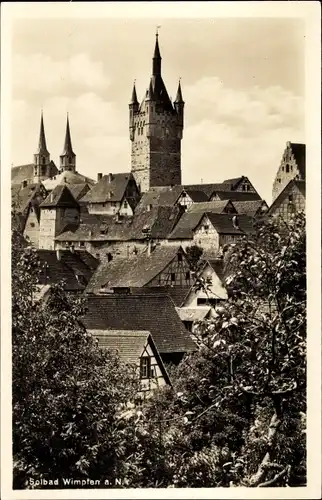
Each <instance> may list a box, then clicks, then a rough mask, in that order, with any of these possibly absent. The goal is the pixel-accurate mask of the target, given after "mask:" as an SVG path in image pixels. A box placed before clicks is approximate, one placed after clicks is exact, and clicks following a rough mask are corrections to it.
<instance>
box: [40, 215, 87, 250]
mask: <svg viewBox="0 0 322 500" xmlns="http://www.w3.org/2000/svg"><path fill="white" fill-rule="evenodd" d="M78 223H79V210H78V209H77V208H60V207H53V208H42V209H41V212H40V230H39V248H43V249H47V250H54V248H55V241H54V240H55V237H56V236H57V235H58V234H59V233H60V232H61V231H62V230H63V228H64V227H65V226H66V225H67V224H78Z"/></svg>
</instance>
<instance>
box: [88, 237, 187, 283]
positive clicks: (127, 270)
mask: <svg viewBox="0 0 322 500" xmlns="http://www.w3.org/2000/svg"><path fill="white" fill-rule="evenodd" d="M179 249H180V247H175V246H158V247H156V249H155V250H154V251H153V252H152V253H151V255H147V252H143V253H141V254H139V255H137V256H136V257H133V258H132V259H115V260H112V261H111V262H106V263H102V264H101V265H100V266H99V267H98V268H97V270H96V272H95V273H94V275H93V277H92V279H91V281H90V283H89V284H88V287H87V291H90V292H91V291H98V290H99V289H100V288H101V286H102V285H105V286H106V288H122V287H143V286H146V285H147V284H148V283H149V282H150V281H151V280H152V279H153V278H155V277H156V276H157V275H158V274H160V273H161V271H163V269H164V268H165V267H166V266H167V265H168V264H169V263H170V262H172V261H173V259H174V258H175V257H176V256H177V255H178V252H179Z"/></svg>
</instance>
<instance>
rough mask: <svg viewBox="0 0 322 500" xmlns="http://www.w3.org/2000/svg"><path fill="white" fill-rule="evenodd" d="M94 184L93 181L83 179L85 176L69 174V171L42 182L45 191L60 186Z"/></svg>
mask: <svg viewBox="0 0 322 500" xmlns="http://www.w3.org/2000/svg"><path fill="white" fill-rule="evenodd" d="M85 183H88V184H90V185H93V184H94V181H93V179H90V178H89V177H85V175H82V174H79V173H78V172H71V171H69V170H66V171H63V172H61V173H60V174H57V175H55V176H53V177H52V178H51V179H46V180H44V181H43V185H44V186H45V188H46V189H47V191H51V190H53V189H54V188H55V187H56V186H58V185H60V184H65V185H67V187H68V185H69V184H85Z"/></svg>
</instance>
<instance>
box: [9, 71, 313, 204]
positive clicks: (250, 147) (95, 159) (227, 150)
mask: <svg viewBox="0 0 322 500" xmlns="http://www.w3.org/2000/svg"><path fill="white" fill-rule="evenodd" d="M183 92H184V95H183V97H184V99H185V101H186V114H185V128H184V133H183V141H182V173H183V182H185V183H196V182H200V179H203V182H205V183H206V182H220V181H223V180H224V179H226V178H230V177H237V176H240V175H246V176H248V177H249V179H250V181H251V182H252V183H253V184H254V186H255V187H256V189H258V191H259V193H260V194H261V196H262V197H264V198H265V199H266V200H267V201H268V202H270V200H271V190H272V183H273V179H274V176H275V174H276V171H277V169H278V166H279V163H280V160H281V157H282V154H283V151H284V148H285V144H286V142H287V141H288V140H290V141H293V142H304V140H303V129H304V118H303V114H304V111H303V101H302V100H301V99H300V98H299V97H297V96H296V95H294V94H293V93H292V92H289V91H286V90H285V89H283V88H282V87H278V86H274V87H268V88H260V87H255V86H254V87H250V88H247V89H243V90H236V89H231V88H229V87H227V86H225V85H224V84H223V83H222V82H221V81H220V80H219V79H217V78H203V79H201V80H199V81H198V82H197V83H196V84H194V85H191V86H186V87H184V89H183ZM67 110H68V111H69V114H70V123H71V134H72V141H73V146H74V150H75V153H76V155H77V166H78V169H79V171H81V172H82V173H84V174H85V175H88V176H89V177H92V178H96V174H97V173H98V172H103V173H108V172H120V171H123V172H124V171H129V170H130V165H131V156H130V141H129V136H128V110H127V105H126V103H121V102H118V101H117V102H116V101H115V102H114V101H108V100H106V99H104V98H103V97H102V96H100V95H98V94H97V93H95V92H94V90H93V89H92V91H87V92H83V93H82V94H80V95H75V96H74V97H72V98H70V97H68V96H66V95H65V96H55V97H48V98H47V99H46V100H45V102H44V118H45V128H46V135H47V145H48V148H49V151H50V153H51V155H52V158H53V159H54V161H57V160H58V157H59V154H60V153H61V150H62V147H63V141H64V134H65V124H66V111H67ZM39 114H40V112H39V109H35V107H34V105H33V104H32V102H27V101H23V100H16V101H15V103H14V108H13V118H14V129H13V130H22V131H24V133H23V134H14V135H13V153H14V162H15V164H19V163H25V162H28V161H30V160H31V158H32V154H33V152H34V149H35V147H36V144H37V140H38V131H39ZM26 151H29V153H28V155H29V156H28V157H27V158H26Z"/></svg>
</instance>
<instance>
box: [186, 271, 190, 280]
mask: <svg viewBox="0 0 322 500" xmlns="http://www.w3.org/2000/svg"><path fill="white" fill-rule="evenodd" d="M186 280H190V272H189V271H187V272H186Z"/></svg>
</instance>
